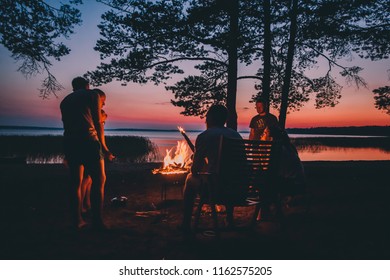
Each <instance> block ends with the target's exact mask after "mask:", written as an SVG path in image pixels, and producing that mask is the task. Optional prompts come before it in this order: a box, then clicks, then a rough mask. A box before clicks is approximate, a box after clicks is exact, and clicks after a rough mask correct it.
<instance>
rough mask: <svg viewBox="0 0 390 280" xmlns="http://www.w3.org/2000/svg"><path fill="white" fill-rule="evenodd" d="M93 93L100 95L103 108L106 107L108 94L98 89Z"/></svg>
mask: <svg viewBox="0 0 390 280" xmlns="http://www.w3.org/2000/svg"><path fill="white" fill-rule="evenodd" d="M93 91H95V92H96V93H97V94H99V97H100V100H101V101H102V106H104V105H105V104H106V94H105V93H104V91H102V90H101V89H98V88H94V89H93Z"/></svg>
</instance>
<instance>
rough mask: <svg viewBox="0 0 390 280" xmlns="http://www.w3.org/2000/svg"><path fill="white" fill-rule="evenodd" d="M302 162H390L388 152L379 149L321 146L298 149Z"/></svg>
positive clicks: (389, 152)
mask: <svg viewBox="0 0 390 280" xmlns="http://www.w3.org/2000/svg"><path fill="white" fill-rule="evenodd" d="M298 153H299V157H300V158H301V160H302V161H321V160H326V161H345V160H390V151H384V150H383V149H380V148H345V147H329V146H322V145H313V146H305V147H304V148H298Z"/></svg>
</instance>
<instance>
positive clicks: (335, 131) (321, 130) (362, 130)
mask: <svg viewBox="0 0 390 280" xmlns="http://www.w3.org/2000/svg"><path fill="white" fill-rule="evenodd" d="M287 132H288V133H289V134H327V135H362V136H387V137H390V126H348V127H313V128H288V129H287Z"/></svg>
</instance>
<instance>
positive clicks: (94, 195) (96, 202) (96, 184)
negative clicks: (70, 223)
mask: <svg viewBox="0 0 390 280" xmlns="http://www.w3.org/2000/svg"><path fill="white" fill-rule="evenodd" d="M90 175H91V178H92V186H91V206H92V213H93V223H94V226H95V227H97V228H101V227H104V222H103V218H102V212H103V204H104V186H105V184H106V172H105V167H104V160H103V159H102V160H100V161H99V164H98V166H96V168H94V169H93V170H91V172H90Z"/></svg>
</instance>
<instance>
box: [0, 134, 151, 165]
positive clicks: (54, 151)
mask: <svg viewBox="0 0 390 280" xmlns="http://www.w3.org/2000/svg"><path fill="white" fill-rule="evenodd" d="M106 142H107V146H108V147H109V148H110V150H111V152H112V153H113V154H114V155H115V156H116V160H117V161H119V162H148V161H154V160H155V159H156V158H157V148H156V147H155V145H154V144H153V143H152V142H151V141H150V140H149V139H148V138H145V137H138V136H107V137H106ZM0 157H25V158H26V159H27V161H28V162H35V163H59V162H62V160H63V158H64V155H63V137H62V136H0Z"/></svg>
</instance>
